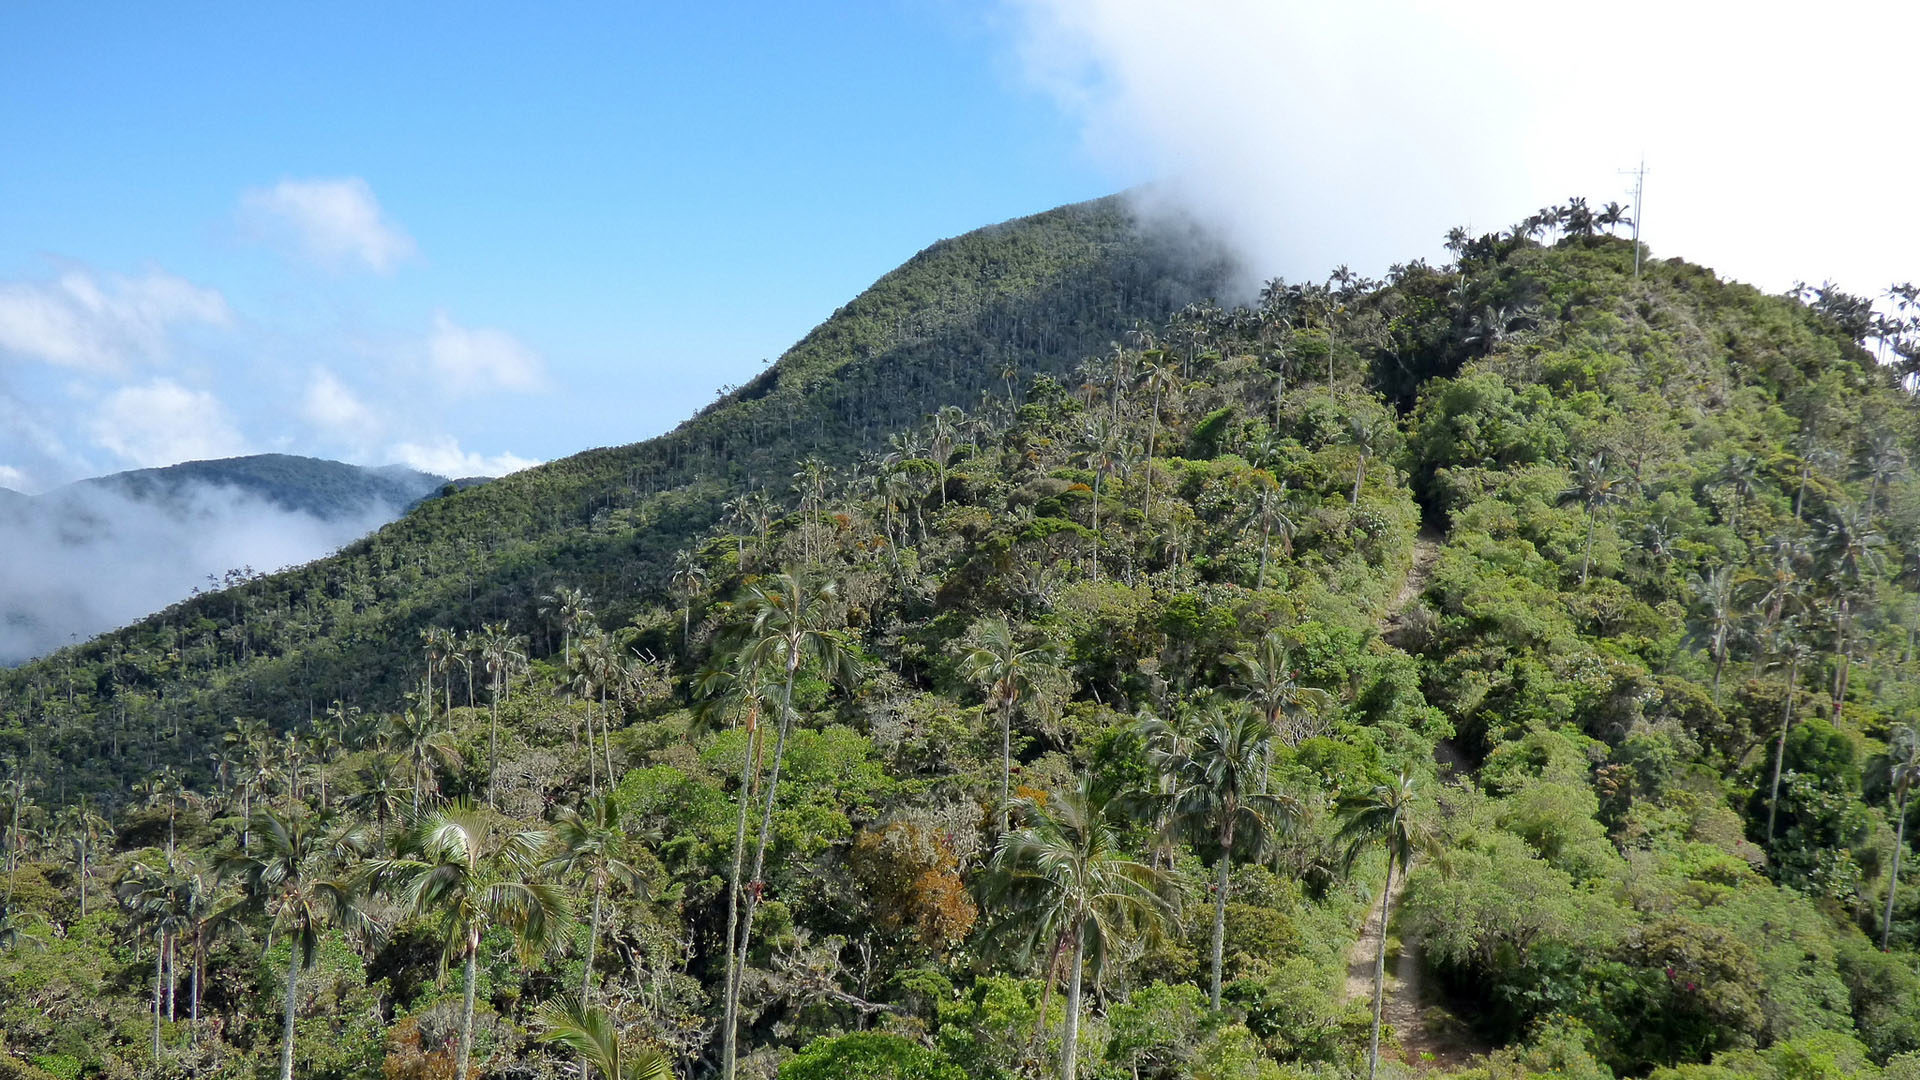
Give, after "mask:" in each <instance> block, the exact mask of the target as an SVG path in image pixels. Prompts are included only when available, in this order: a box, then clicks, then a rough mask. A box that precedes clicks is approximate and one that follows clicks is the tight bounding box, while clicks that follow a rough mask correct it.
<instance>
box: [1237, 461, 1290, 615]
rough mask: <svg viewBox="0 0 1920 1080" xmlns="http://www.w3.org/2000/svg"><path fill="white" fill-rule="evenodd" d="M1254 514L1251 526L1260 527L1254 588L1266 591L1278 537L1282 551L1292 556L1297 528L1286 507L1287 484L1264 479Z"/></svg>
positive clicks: (1256, 497) (1255, 497)
mask: <svg viewBox="0 0 1920 1080" xmlns="http://www.w3.org/2000/svg"><path fill="white" fill-rule="evenodd" d="M1252 513H1253V519H1252V521H1250V522H1249V524H1250V525H1259V526H1260V569H1259V570H1258V571H1256V572H1255V574H1254V578H1253V587H1254V588H1255V589H1264V588H1266V587H1267V556H1268V553H1269V550H1270V549H1271V547H1272V545H1273V538H1274V536H1275V534H1278V535H1279V537H1280V548H1281V550H1282V551H1285V552H1287V553H1288V554H1292V553H1293V536H1294V533H1295V531H1296V530H1297V526H1296V525H1295V524H1294V520H1293V515H1292V513H1291V512H1290V507H1289V504H1288V503H1287V485H1286V482H1285V481H1281V482H1280V483H1278V484H1276V483H1274V482H1273V481H1272V480H1271V479H1267V478H1264V477H1263V478H1262V480H1261V481H1260V484H1259V493H1258V494H1257V495H1255V496H1254V501H1253V507H1252Z"/></svg>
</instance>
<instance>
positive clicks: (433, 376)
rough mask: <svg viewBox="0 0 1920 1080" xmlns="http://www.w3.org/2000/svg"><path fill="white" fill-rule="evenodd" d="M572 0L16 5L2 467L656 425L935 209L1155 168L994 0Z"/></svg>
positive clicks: (0, 77) (417, 449) (1007, 208)
mask: <svg viewBox="0 0 1920 1080" xmlns="http://www.w3.org/2000/svg"><path fill="white" fill-rule="evenodd" d="M548 10H556V11H564V12H565V13H566V14H565V16H564V17H557V18H556V17H549V16H548V15H546V14H544V13H541V14H535V13H532V12H531V11H530V10H529V9H527V8H525V7H524V6H518V7H509V6H506V5H499V6H489V5H472V4H461V5H453V4H444V5H428V4H402V5H393V4H380V5H373V4H349V3H335V4H328V5H324V6H320V5H313V6H307V7H296V6H290V5H197V6H196V5H164V6H163V5H141V4H130V3H129V4H97V5H91V4H90V5H33V6H25V5H12V6H9V7H8V9H7V11H6V13H5V14H4V15H0V102H3V103H4V104H5V106H6V107H5V108H0V145H3V146H5V147H6V148H7V154H6V156H7V159H8V160H9V161H10V162H11V164H10V165H8V166H7V167H5V168H4V169H0V320H4V318H5V316H6V313H7V311H8V310H9V309H8V306H7V301H8V299H9V297H10V298H11V300H12V301H13V304H12V309H13V310H14V312H15V315H16V321H25V322H28V323H30V324H31V325H28V326H26V327H24V328H17V329H16V331H15V333H14V334H13V335H12V336H11V337H9V336H8V335H7V334H6V331H5V327H4V325H0V422H4V423H0V468H4V469H8V470H12V471H11V472H0V485H6V484H8V483H9V481H11V484H12V486H16V487H23V488H29V489H30V488H35V487H44V486H46V485H48V484H50V483H53V482H57V481H59V480H64V479H68V478H70V477H71V476H73V475H76V474H82V473H85V472H92V471H106V470H110V469H115V468H124V467H128V466H131V465H146V464H160V463H163V462H164V461H166V460H168V459H176V458H177V457H178V456H180V455H182V454H185V455H188V456H192V455H193V454H196V453H202V452H206V453H213V452H229V451H258V450H275V449H284V450H288V451H291V452H299V453H314V454H320V455H325V456H338V457H345V458H349V459H352V460H360V461H368V462H377V461H384V460H392V459H397V458H400V457H409V458H411V459H413V460H416V461H419V462H421V463H423V464H435V463H436V462H439V463H440V465H441V467H443V468H445V467H447V466H448V464H450V462H449V461H448V459H449V458H450V457H451V456H452V449H451V447H452V445H453V444H450V443H449V442H448V441H447V440H449V439H451V440H454V443H457V446H458V448H459V455H460V456H461V458H460V459H459V460H461V467H463V468H476V469H477V468H484V467H487V466H489V465H491V466H494V467H498V466H499V465H500V464H501V461H497V460H496V461H482V460H478V459H496V458H500V457H501V455H512V456H513V457H514V458H518V459H546V458H552V457H556V456H560V455H564V454H566V453H570V452H572V451H575V450H578V449H583V448H585V447H588V446H594V445H605V444H609V443H620V442H627V441H632V440H634V439H638V438H643V437H645V436H648V435H651V434H655V433H658V432H660V431H662V430H664V429H666V428H668V427H671V426H672V425H673V424H674V423H675V422H677V421H678V420H679V419H681V418H683V417H684V416H685V415H687V414H688V413H689V412H691V411H692V410H693V409H695V408H697V407H698V406H699V405H701V404H704V403H705V402H706V401H708V400H710V399H711V397H712V396H713V394H714V391H715V389H716V388H717V387H718V386H720V385H721V384H723V383H727V382H737V381H741V380H742V379H743V378H745V377H746V376H748V375H750V374H751V373H753V372H754V371H756V370H758V369H759V367H760V363H761V361H762V360H763V359H765V358H770V357H772V356H775V355H777V354H778V353H779V352H780V351H781V350H782V349H784V348H785V347H786V346H787V345H789V344H791V343H792V342H793V341H794V340H796V339H797V338H798V337H799V336H800V335H801V334H803V333H804V332H805V331H806V330H807V329H808V328H809V327H811V326H812V325H813V324H815V323H817V322H818V321H819V320H821V319H822V318H824V317H825V316H826V315H827V314H829V313H830V312H831V311H832V310H833V309H834V308H835V307H836V306H837V305H839V304H841V303H844V302H845V301H846V300H847V299H849V298H851V297H852V296H853V295H854V294H855V293H856V292H857V291H858V290H859V289H860V288H862V287H863V286H865V285H866V284H867V283H869V282H870V281H872V280H873V279H874V278H875V277H877V276H879V275H880V274H882V273H884V272H885V271H886V270H888V269H890V268H891V267H893V266H894V265H897V264H898V263H899V262H900V261H902V260H903V259H905V258H906V257H908V256H910V255H911V254H913V252H915V251H916V250H918V249H920V248H921V247H923V246H925V245H926V244H928V243H930V242H932V241H933V240H935V239H937V238H939V237H942V236H947V235H952V234H955V233H958V232H962V231H965V230H967V229H970V228H973V227H976V226H978V225H982V224H985V223H988V222H991V221H995V220H999V219H1002V218H1006V217H1010V216H1014V215H1017V214H1022V213H1028V212H1033V211H1036V210H1040V209H1044V208H1046V207H1049V206H1053V205H1057V204H1059V203H1062V202H1067V201H1073V200H1077V199H1083V198H1088V197H1091V196H1096V195H1100V194H1103V193H1105V192H1107V191H1108V190H1111V189H1112V188H1113V187H1114V186H1115V184H1116V183H1121V182H1124V181H1125V179H1126V178H1125V177H1124V176H1123V175H1119V174H1117V173H1116V171H1114V170H1111V169H1107V168H1104V167H1097V166H1096V165H1095V164H1094V163H1092V162H1091V161H1090V159H1089V158H1088V157H1087V155H1085V154H1082V153H1080V152H1079V150H1078V141H1079V135H1078V132H1077V128H1076V127H1075V125H1074V123H1073V121H1072V120H1071V118H1070V117H1068V116H1066V115H1065V114H1063V113H1062V112H1061V111H1059V110H1057V109H1055V108H1053V107H1052V105H1051V103H1050V102H1049V101H1048V100H1047V99H1046V98H1045V97H1044V95H1042V94H1041V93H1039V92H1038V91H1036V90H1035V89H1034V88H1033V87H1032V86H1031V84H1029V83H1027V82H1025V81H1024V80H1023V79H1022V78H1021V77H1020V76H1019V73H1018V72H1017V71H1016V70H1015V69H1014V67H1013V66H1012V65H1010V64H1009V63H1008V62H1007V60H1006V58H1005V56H1004V53H1003V52H1002V51H1001V50H999V49H997V47H996V44H995V30H994V29H993V27H992V26H991V25H990V24H989V22H988V21H987V20H985V19H982V18H981V17H979V16H977V15H975V14H973V13H972V12H971V11H970V9H968V8H965V7H963V6H950V5H945V4H936V3H930V2H923V0H898V2H887V0H880V2H875V3H871V4H860V5H791V4H778V3H766V4H738V5H720V6H716V7H714V8H712V9H708V8H707V7H706V6H705V5H654V4H607V5H570V6H566V7H564V8H544V6H543V12H544V11H548ZM823 13H832V14H831V15H829V16H828V17H822V14H823ZM1121 172H1124V170H1122V171H1121ZM283 185H284V186H283ZM356 209H357V210H358V211H359V212H361V214H362V217H360V218H355V217H354V216H353V211H354V210H356ZM369 211H371V212H372V213H374V214H377V217H374V218H371V219H368V218H366V217H365V214H366V213H367V212H369ZM316 218H317V219H318V220H314V219H316ZM316 229H318V230H320V231H318V232H316V231H315V230H316ZM328 237H331V238H332V239H331V240H329V239H328ZM76 275H77V276H78V277H77V278H76ZM69 285H72V286H73V287H71V288H70V287H68V286H69ZM89 285H90V286H91V287H92V289H93V290H96V291H98V292H99V293H101V294H102V295H101V296H100V297H98V298H94V299H86V298H83V297H82V296H81V295H80V293H85V292H86V288H87V286H89ZM169 286H171V287H169ZM76 289H78V290H80V293H76ZM182 289H185V290H190V291H189V292H188V293H187V296H186V298H185V299H182V298H180V297H179V296H174V295H173V294H174V293H177V292H179V291H180V290H182ZM9 290H10V292H9ZM216 294H217V295H216ZM89 295H90V294H89ZM49 305H52V306H53V307H55V308H56V309H57V311H58V312H60V313H61V318H62V319H63V320H64V322H66V323H71V322H73V321H74V320H75V319H83V318H97V319H101V320H105V321H107V322H108V323H109V325H108V326H106V327H104V328H99V327H96V328H91V329H89V328H84V327H74V326H71V325H68V326H66V328H65V329H66V332H67V334H68V336H72V335H77V334H88V335H91V336H93V337H94V338H96V339H97V338H99V337H102V336H104V337H105V338H106V339H107V340H106V341H105V342H104V343H101V344H100V347H98V348H95V349H89V350H86V351H87V352H89V353H91V354H97V355H90V356H89V357H85V358H76V357H75V356H73V355H68V356H67V357H66V358H65V359H59V358H57V357H56V358H50V357H49V355H48V354H49V353H57V352H59V351H60V347H59V344H58V342H57V341H49V340H47V335H49V334H57V333H59V332H60V328H59V327H53V328H50V327H47V326H45V325H43V324H44V323H45V322H46V308H47V307H48V306H49ZM21 309H26V310H24V311H23V310H21ZM183 309H184V310H183ZM220 309H223V310H220ZM35 311H38V312H39V313H40V314H39V317H37V318H35V317H32V316H33V313H34V312H35ZM76 311H77V314H76ZM155 323H158V325H157V326H156V325H154V324H155ZM128 324H131V325H128ZM36 335H37V336H36ZM436 345H438V346H440V347H441V348H440V351H439V352H437V353H436V351H435V349H436ZM463 345H464V350H463V349H462V346H463ZM9 346H11V347H10V348H9ZM67 351H68V353H69V354H71V353H72V352H73V349H72V348H71V347H69V348H68V350H67ZM463 356H464V357H465V359H466V360H467V361H469V362H470V363H471V364H472V365H473V366H475V367H476V368H477V369H479V371H480V372H481V374H480V375H478V376H477V377H471V378H465V377H462V376H460V375H458V374H456V371H455V368H454V367H452V366H443V364H442V361H444V364H445V365H453V364H457V363H459V362H460V359H461V357H463ZM316 388H318V389H316ZM115 395H120V396H119V397H117V398H116V396H115ZM329 402H330V403H331V405H332V406H333V407H332V408H328V407H327V405H328V403H329ZM356 404H357V405H358V406H359V407H360V409H361V410H363V411H356V410H355V408H354V406H355V405H356ZM175 414H179V415H175ZM142 424H146V425H149V426H151V427H152V428H153V430H151V431H133V430H130V428H132V429H137V428H139V427H140V426H141V425H142ZM103 429H118V430H117V431H116V430H103ZM409 447H410V448H412V449H411V450H409V449H406V448H409ZM466 459H474V460H466ZM507 463H509V464H510V463H511V461H508V462H507Z"/></svg>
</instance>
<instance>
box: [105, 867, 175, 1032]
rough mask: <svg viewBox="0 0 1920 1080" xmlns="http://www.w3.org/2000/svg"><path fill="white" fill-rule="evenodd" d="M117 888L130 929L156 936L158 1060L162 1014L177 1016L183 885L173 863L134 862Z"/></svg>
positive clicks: (140, 933) (154, 938)
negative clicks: (174, 966) (175, 964)
mask: <svg viewBox="0 0 1920 1080" xmlns="http://www.w3.org/2000/svg"><path fill="white" fill-rule="evenodd" d="M113 891H114V894H115V895H116V896H118V897H119V898H120V906H121V907H122V908H123V909H125V911H126V912H127V929H128V930H129V931H130V932H131V933H133V934H135V935H136V936H138V935H143V934H151V935H152V936H153V946H154V956H153V1056H154V1059H155V1060H156V1061H157V1060H159V1057H160V1020H161V1017H162V1016H165V1017H167V1018H168V1019H171V1018H172V1015H173V987H174V985H175V980H174V979H173V978H172V977H171V962H172V959H173V954H174V949H175V943H176V942H177V941H178V940H179V937H180V933H181V931H182V930H184V929H185V928H186V925H187V912H186V903H185V899H184V896H183V892H184V888H183V884H182V881H181V879H180V876H179V875H178V874H177V873H175V871H174V867H173V864H172V863H171V862H169V863H168V864H167V865H166V866H164V867H156V866H151V865H148V864H146V863H134V864H133V865H132V866H130V867H128V868H127V872H126V874H125V876H123V877H122V878H121V879H120V881H119V883H118V884H117V885H115V886H114V890H113ZM163 993H164V996H163Z"/></svg>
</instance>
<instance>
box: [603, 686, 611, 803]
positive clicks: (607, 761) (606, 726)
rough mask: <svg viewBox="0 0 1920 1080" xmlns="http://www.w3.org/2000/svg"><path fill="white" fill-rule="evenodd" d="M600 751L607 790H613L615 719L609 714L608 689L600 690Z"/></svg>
mask: <svg viewBox="0 0 1920 1080" xmlns="http://www.w3.org/2000/svg"><path fill="white" fill-rule="evenodd" d="M600 749H601V750H602V751H604V752H605V755H606V756H605V757H604V759H603V760H602V764H604V765H606V767H607V790H609V791H611V790H613V717H612V716H611V715H610V714H609V713H608V712H607V688H606V687H605V686H602V687H601V688H600Z"/></svg>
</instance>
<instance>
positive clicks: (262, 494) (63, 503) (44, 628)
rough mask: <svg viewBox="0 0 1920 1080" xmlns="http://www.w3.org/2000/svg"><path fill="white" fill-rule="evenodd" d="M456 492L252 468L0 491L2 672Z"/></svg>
mask: <svg viewBox="0 0 1920 1080" xmlns="http://www.w3.org/2000/svg"><path fill="white" fill-rule="evenodd" d="M464 483H465V482H464V481H463V482H455V481H449V480H448V479H447V478H445V477H441V476H434V475H432V474H430V473H423V472H419V471H416V470H414V469H408V468H404V467H400V466H386V467H383V468H365V467H362V466H358V465H347V464H343V463H341V462H338V461H324V460H320V459H317V458H306V457H295V456H293V455H289V454H258V455H254V456H251V457H237V458H223V459H220V460H215V461H189V462H185V463H182V464H179V465H170V466H167V467H166V468H161V469H136V470H133V471H131V472H122V473H113V474H111V475H108V476H99V477H93V478H91V479H87V480H81V481H78V482H76V483H72V484H68V485H66V486H64V487H60V488H55V489H54V490H52V491H49V492H46V493H44V494H41V495H37V496H29V495H23V494H21V493H19V492H16V491H10V490H6V489H0V550H4V551H5V552H6V553H7V558H6V560H5V561H4V564H0V664H14V663H18V662H20V661H21V660H24V659H27V658H28V657H32V656H38V655H42V654H44V653H46V652H49V651H51V650H53V649H55V648H58V647H59V646H61V645H64V644H68V643H70V642H71V641H72V640H74V639H75V638H86V637H91V636H92V635H94V634H97V633H99V632H101V631H102V630H108V629H111V628H113V627H115V626H119V625H122V624H124V623H126V622H128V621H131V620H133V619H136V618H138V617H140V616H142V615H147V614H150V613H152V612H154V611H157V610H159V609H161V608H163V607H166V606H167V605H169V604H172V603H175V602H178V601H180V600H183V599H185V598H186V597H187V596H189V595H190V594H191V593H192V592H193V591H194V590H195V589H196V588H200V587H204V586H208V585H210V584H212V583H213V582H215V581H219V582H222V583H225V582H227V581H228V580H229V572H230V571H240V572H241V573H242V574H243V575H250V574H251V573H253V572H259V571H266V570H271V569H276V568H279V567H285V566H294V565H298V564H301V563H305V562H310V561H311V560H313V559H316V558H319V557H320V556H322V555H326V554H328V553H330V552H332V551H335V550H337V549H338V548H339V547H340V546H341V545H343V544H346V543H349V542H350V541H353V540H355V539H358V538H359V537H361V536H364V535H366V534H367V533H369V532H371V531H373V530H374V529H377V528H379V527H380V526H381V525H384V524H386V523H387V522H389V521H392V520H393V519H395V518H397V517H399V516H400V515H401V514H404V513H405V512H406V511H407V510H408V509H409V508H411V507H413V506H415V505H417V504H418V503H419V502H420V501H421V500H423V499H426V498H428V497H430V496H433V495H436V494H438V493H439V492H441V491H442V490H445V489H446V488H447V487H448V485H449V484H454V485H455V486H456V487H457V486H460V485H461V484H464Z"/></svg>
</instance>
